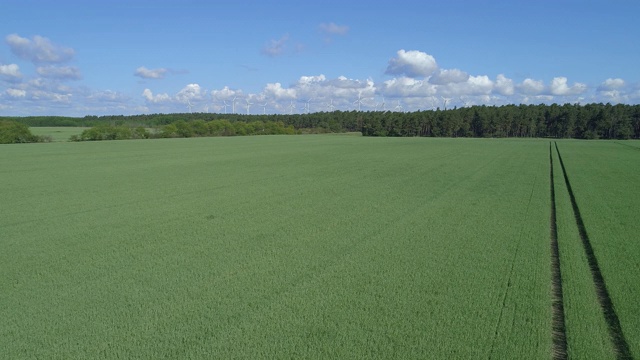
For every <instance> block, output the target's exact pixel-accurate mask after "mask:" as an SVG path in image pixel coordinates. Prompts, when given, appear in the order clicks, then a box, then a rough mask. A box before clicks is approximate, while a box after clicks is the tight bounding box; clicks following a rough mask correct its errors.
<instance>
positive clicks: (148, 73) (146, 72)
mask: <svg viewBox="0 0 640 360" xmlns="http://www.w3.org/2000/svg"><path fill="white" fill-rule="evenodd" d="M168 71H169V70H168V69H165V68H158V69H147V68H146V67H144V66H140V67H139V68H137V69H136V72H135V73H134V74H133V75H134V76H138V77H141V78H143V79H163V78H164V76H165V75H166V74H167V72H168Z"/></svg>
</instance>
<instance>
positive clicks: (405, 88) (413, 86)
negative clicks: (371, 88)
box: [379, 77, 437, 97]
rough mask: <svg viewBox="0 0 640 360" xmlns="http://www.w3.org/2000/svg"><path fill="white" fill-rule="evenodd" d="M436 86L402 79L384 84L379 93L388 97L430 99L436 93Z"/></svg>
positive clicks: (405, 78) (411, 79) (407, 78)
mask: <svg viewBox="0 0 640 360" xmlns="http://www.w3.org/2000/svg"><path fill="white" fill-rule="evenodd" d="M436 91H437V90H436V85H433V84H430V83H428V82H425V81H423V80H416V79H414V78H410V77H400V78H394V79H391V80H387V81H385V82H383V83H382V86H381V87H380V90H379V92H380V93H381V94H382V95H385V96H387V97H428V96H432V95H434V94H435V93H436Z"/></svg>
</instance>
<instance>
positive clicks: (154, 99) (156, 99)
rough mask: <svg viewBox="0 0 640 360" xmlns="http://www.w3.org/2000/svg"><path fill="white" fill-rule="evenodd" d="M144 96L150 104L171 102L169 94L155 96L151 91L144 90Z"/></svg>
mask: <svg viewBox="0 0 640 360" xmlns="http://www.w3.org/2000/svg"><path fill="white" fill-rule="evenodd" d="M142 96H143V97H144V98H145V100H147V101H148V102H150V103H165V102H169V101H171V96H169V94H166V93H163V94H156V95H154V94H153V92H152V91H151V90H150V89H144V91H143V92H142Z"/></svg>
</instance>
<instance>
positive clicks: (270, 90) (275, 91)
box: [262, 83, 296, 101]
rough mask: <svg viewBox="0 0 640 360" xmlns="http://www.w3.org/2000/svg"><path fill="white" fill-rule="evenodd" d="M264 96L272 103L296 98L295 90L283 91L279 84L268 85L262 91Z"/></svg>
mask: <svg viewBox="0 0 640 360" xmlns="http://www.w3.org/2000/svg"><path fill="white" fill-rule="evenodd" d="M262 92H263V93H264V95H265V96H266V97H268V98H270V99H273V100H274V101H279V100H294V99H295V98H296V90H295V89H291V88H289V89H285V88H283V87H282V84H280V83H269V84H267V86H265V88H264V90H263V91H262Z"/></svg>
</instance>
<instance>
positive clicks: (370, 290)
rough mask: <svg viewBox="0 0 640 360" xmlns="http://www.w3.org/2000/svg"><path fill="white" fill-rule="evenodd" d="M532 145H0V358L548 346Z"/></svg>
mask: <svg viewBox="0 0 640 360" xmlns="http://www.w3.org/2000/svg"><path fill="white" fill-rule="evenodd" d="M548 161H549V158H548V142H547V141H541V140H492V139H487V140H485V139H425V138H402V139H399V138H365V137H354V136H297V137H287V136H269V137H266V136H265V137H235V138H197V139H166V140H131V141H126V142H91V143H51V144H34V145H24V146H22V145H21V146H3V147H2V148H1V151H0V176H1V177H2V181H3V186H2V188H0V197H1V198H2V199H3V204H10V206H6V205H3V206H2V207H0V228H2V235H0V247H1V248H2V249H3V251H2V252H0V264H3V265H2V268H1V270H0V271H1V272H2V274H1V275H2V276H0V294H1V295H0V318H2V319H3V325H2V326H3V328H2V332H0V348H2V349H3V351H4V354H6V356H7V357H9V358H21V357H43V358H96V357H125V358H138V357H139V358H211V357H217V358H237V357H245V358H261V357H267V358H269V357H270V358H487V357H491V358H546V357H548V356H550V351H551V306H550V294H549V289H550V285H549V283H550V277H551V275H550V270H549V207H550V202H549V180H548V179H549V175H548V174H549V173H548V171H549V163H548Z"/></svg>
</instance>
